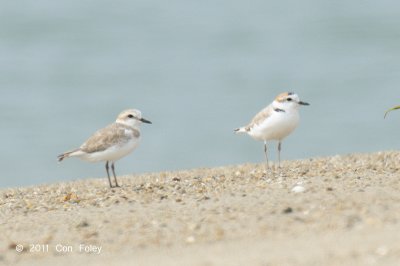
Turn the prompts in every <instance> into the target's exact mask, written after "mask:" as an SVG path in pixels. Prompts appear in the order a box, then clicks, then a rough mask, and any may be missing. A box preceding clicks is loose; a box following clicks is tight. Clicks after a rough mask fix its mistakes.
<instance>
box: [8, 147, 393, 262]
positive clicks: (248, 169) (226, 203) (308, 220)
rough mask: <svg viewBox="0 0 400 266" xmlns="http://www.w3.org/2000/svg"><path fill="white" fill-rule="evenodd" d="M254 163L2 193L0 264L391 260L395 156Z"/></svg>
mask: <svg viewBox="0 0 400 266" xmlns="http://www.w3.org/2000/svg"><path fill="white" fill-rule="evenodd" d="M263 171H264V166H263V165H262V164H243V165H237V166H226V167H220V168H212V169H207V168H204V169H193V170H188V171H178V172H161V173H154V174H146V175H132V176H121V177H119V181H120V184H121V186H122V187H121V188H114V189H110V188H109V187H108V183H107V182H108V181H107V178H104V177H101V178H100V177H99V178H96V179H82V180H79V181H74V182H65V183H56V184H50V185H41V186H33V187H26V188H12V189H2V190H0V232H1V234H0V265H71V264H75V265H128V264H129V265H199V266H200V265H204V266H205V265H210V266H211V265H399V263H400V153H399V152H389V151H388V152H378V153H372V154H352V155H343V156H333V157H327V158H313V159H307V160H298V161H285V162H283V163H282V168H281V169H278V168H276V167H271V169H270V170H269V171H268V172H267V174H265V173H263ZM17 250H18V251H20V252H17Z"/></svg>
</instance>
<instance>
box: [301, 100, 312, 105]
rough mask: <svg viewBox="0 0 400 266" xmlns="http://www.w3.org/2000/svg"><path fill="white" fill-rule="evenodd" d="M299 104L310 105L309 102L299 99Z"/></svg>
mask: <svg viewBox="0 0 400 266" xmlns="http://www.w3.org/2000/svg"><path fill="white" fill-rule="evenodd" d="M299 104H300V105H310V104H309V103H306V102H302V101H300V102H299Z"/></svg>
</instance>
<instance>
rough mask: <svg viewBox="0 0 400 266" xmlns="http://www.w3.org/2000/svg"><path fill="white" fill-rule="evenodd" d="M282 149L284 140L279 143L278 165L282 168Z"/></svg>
mask: <svg viewBox="0 0 400 266" xmlns="http://www.w3.org/2000/svg"><path fill="white" fill-rule="evenodd" d="M281 150H282V142H281V141H279V143H278V166H279V168H281Z"/></svg>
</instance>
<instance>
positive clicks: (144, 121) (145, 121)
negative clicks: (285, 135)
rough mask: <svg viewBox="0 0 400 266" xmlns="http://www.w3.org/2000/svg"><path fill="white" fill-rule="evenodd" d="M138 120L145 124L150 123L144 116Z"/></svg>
mask: <svg viewBox="0 0 400 266" xmlns="http://www.w3.org/2000/svg"><path fill="white" fill-rule="evenodd" d="M139 120H140V121H142V122H143V123H146V124H152V123H151V122H150V121H149V120H146V119H144V118H140V119H139Z"/></svg>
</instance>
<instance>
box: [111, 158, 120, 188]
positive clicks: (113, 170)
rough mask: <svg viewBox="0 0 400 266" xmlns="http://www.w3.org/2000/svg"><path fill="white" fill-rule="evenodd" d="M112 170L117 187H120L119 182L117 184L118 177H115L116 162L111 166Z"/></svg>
mask: <svg viewBox="0 0 400 266" xmlns="http://www.w3.org/2000/svg"><path fill="white" fill-rule="evenodd" d="M111 170H112V172H113V175H114V180H115V186H116V187H119V185H118V182H117V176H116V175H115V169H114V162H113V163H112V164H111Z"/></svg>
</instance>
